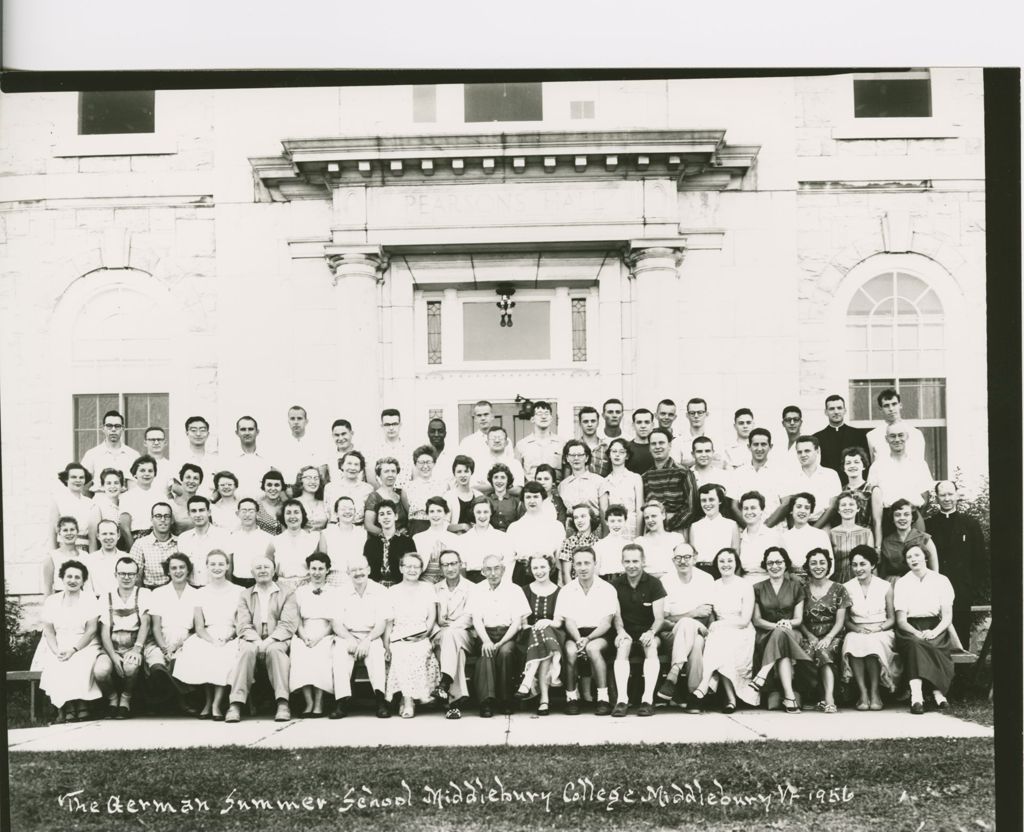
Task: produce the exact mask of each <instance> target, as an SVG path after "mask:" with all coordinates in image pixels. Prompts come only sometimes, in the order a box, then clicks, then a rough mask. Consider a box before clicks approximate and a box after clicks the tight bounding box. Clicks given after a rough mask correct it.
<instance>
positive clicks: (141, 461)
mask: <svg viewBox="0 0 1024 832" xmlns="http://www.w3.org/2000/svg"><path fill="white" fill-rule="evenodd" d="M146 463H150V464H151V465H152V466H153V473H154V474H155V473H156V472H157V464H156V460H155V459H154V458H153V457H151V456H150V455H149V454H143V455H142V456H140V457H136V459H135V461H134V462H133V463H132V467H131V468H130V469H129V470H131V472H132V476H133V477H134V476H135V474H136V473H137V472H138V470H139V468H141V467H142V466H143V465H145V464H146Z"/></svg>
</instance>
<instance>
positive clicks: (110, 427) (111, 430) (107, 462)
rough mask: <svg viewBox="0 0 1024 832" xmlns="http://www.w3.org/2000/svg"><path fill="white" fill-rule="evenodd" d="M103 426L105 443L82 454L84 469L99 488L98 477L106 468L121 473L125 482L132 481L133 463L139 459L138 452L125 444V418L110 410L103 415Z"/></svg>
mask: <svg viewBox="0 0 1024 832" xmlns="http://www.w3.org/2000/svg"><path fill="white" fill-rule="evenodd" d="M101 426H102V428H103V441H102V442H100V444H99V445H97V446H96V447H95V448H90V449H89V450H87V451H86V452H85V453H84V454H82V467H83V468H85V469H86V470H87V471H88V472H89V473H90V474H92V479H93V482H96V483H97V487H99V484H98V475H99V473H100V472H101V471H103V470H104V469H105V468H114V469H116V470H118V471H120V472H121V473H122V474H123V475H124V478H125V481H127V480H128V479H130V471H131V467H132V463H133V462H134V461H135V460H136V459H138V457H139V452H138V451H136V450H135V449H134V448H129V447H128V446H127V445H125V444H124V416H122V415H121V414H120V413H118V412H117V411H116V410H108V411H107V412H106V413H104V414H103V422H102V423H101Z"/></svg>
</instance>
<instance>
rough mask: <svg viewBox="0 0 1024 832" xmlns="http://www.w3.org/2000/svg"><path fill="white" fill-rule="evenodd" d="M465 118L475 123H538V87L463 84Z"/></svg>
mask: <svg viewBox="0 0 1024 832" xmlns="http://www.w3.org/2000/svg"><path fill="white" fill-rule="evenodd" d="M463 94H464V101H465V118H466V121H467V122H475V121H540V120H541V119H542V118H543V115H542V97H541V84H540V83H539V82H536V83H528V84H466V85H465V88H464V93H463Z"/></svg>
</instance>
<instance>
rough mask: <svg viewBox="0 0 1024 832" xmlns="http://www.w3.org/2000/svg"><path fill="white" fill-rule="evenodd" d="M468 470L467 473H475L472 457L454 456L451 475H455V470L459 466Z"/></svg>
mask: <svg viewBox="0 0 1024 832" xmlns="http://www.w3.org/2000/svg"><path fill="white" fill-rule="evenodd" d="M460 465H461V466H463V467H464V468H468V469H469V473H471V474H474V473H476V463H475V462H474V461H473V457H471V456H467V455H466V454H456V455H455V459H453V460H452V473H453V474H454V473H455V469H456V468H458V467H459V466H460Z"/></svg>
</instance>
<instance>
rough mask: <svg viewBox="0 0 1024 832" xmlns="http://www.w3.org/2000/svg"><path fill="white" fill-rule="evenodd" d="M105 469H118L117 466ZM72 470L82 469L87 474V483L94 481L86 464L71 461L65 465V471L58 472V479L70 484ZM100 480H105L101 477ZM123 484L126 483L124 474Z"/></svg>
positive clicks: (105, 469)
mask: <svg viewBox="0 0 1024 832" xmlns="http://www.w3.org/2000/svg"><path fill="white" fill-rule="evenodd" d="M103 470H104V471H117V469H116V468H104V469H103ZM72 471H82V472H83V473H84V474H85V484H86V485H88V484H89V483H91V482H92V474H90V473H89V469H88V468H86V467H85V466H84V465H82V463H80V462H69V463H68V464H67V465H65V466H64V470H63V471H58V472H57V479H59V480H60V481H61V482H62V483H64V485H67V484H68V474H70V473H71V472H72ZM117 473H118V474H120V473H121V472H120V471H117ZM100 482H103V480H102V479H101V480H100ZM121 485H124V475H123V474H122V476H121Z"/></svg>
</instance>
